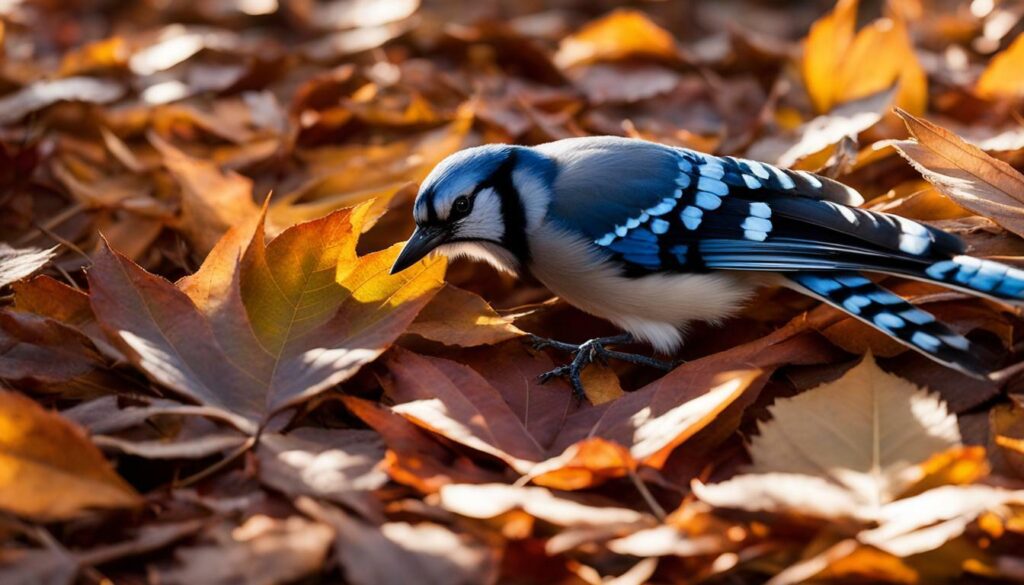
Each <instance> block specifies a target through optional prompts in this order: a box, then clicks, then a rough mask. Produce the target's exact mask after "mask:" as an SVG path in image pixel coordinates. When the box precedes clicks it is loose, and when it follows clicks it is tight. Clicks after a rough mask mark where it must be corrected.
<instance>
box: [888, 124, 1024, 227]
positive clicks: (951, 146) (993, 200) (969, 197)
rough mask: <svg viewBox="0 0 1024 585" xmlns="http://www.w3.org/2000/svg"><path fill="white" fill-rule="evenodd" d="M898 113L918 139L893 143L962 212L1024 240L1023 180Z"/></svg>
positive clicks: (932, 127) (1004, 166)
mask: <svg viewBox="0 0 1024 585" xmlns="http://www.w3.org/2000/svg"><path fill="white" fill-rule="evenodd" d="M899 113H900V116H901V117H902V118H903V121H904V122H906V124H907V128H908V129H909V130H910V134H911V135H912V136H913V137H914V138H915V139H916V140H913V141H908V140H904V141H899V142H894V143H893V146H894V147H895V148H896V150H897V151H898V152H899V153H900V154H901V155H902V156H903V158H905V159H907V161H908V162H910V164H911V165H913V166H914V168H915V169H917V170H918V172H920V173H921V175H922V176H923V177H924V178H925V179H927V180H928V182H929V183H931V184H933V185H935V187H936V188H938V189H939V190H940V191H942V192H943V193H944V194H946V195H947V196H948V197H950V198H951V199H953V201H956V202H957V204H959V205H960V206H961V207H964V208H966V209H969V210H971V211H973V212H974V213H977V214H978V215H981V216H983V217H987V218H989V219H991V220H992V221H994V222H996V223H998V224H999V225H1001V226H1003V227H1004V228H1006V229H1008V230H1010V231H1011V232H1013V233H1015V234H1017V235H1024V211H1022V207H1021V203H1022V202H1024V175H1021V174H1020V173H1019V172H1018V171H1017V170H1016V169H1014V168H1013V167H1012V166H1010V165H1008V164H1006V163H1005V162H1003V161H1000V160H997V159H995V158H992V157H991V156H989V155H987V154H985V152H983V151H982V150H981V149H980V148H978V147H976V146H973V145H971V144H968V143H967V142H964V141H963V140H961V139H960V138H959V137H957V136H956V135H955V134H953V133H952V132H949V131H948V130H945V129H943V128H940V127H938V126H936V125H935V124H932V123H931V122H928V121H927V120H922V119H920V118H916V117H914V116H912V115H910V114H908V113H906V112H902V111H901V112H899Z"/></svg>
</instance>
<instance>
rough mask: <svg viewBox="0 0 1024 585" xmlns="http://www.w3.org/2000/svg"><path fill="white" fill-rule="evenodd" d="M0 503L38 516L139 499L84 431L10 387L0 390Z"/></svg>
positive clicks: (115, 505)
mask: <svg viewBox="0 0 1024 585" xmlns="http://www.w3.org/2000/svg"><path fill="white" fill-rule="evenodd" d="M0 428H2V429H3V432H2V433H0V470H2V473H0V508H2V509H4V510H6V511H8V512H11V513H14V514H18V515H21V516H28V517H30V518H37V519H40V520H63V519H68V518H74V517H75V516H78V515H79V514H81V513H82V512H83V511H85V510H87V509H89V508H129V507H133V506H137V505H139V504H140V503H141V500H140V498H139V496H138V495H137V494H136V493H135V490H134V489H132V487H131V486H130V485H128V483H127V482H125V481H124V480H123V479H121V478H120V477H119V476H118V475H117V474H116V473H115V472H114V471H113V470H112V469H111V468H110V464H109V463H107V461H106V460H105V459H104V458H103V455H102V454H101V453H100V452H99V450H98V449H96V447H95V446H93V445H92V443H90V442H89V439H88V438H87V437H86V436H85V433H83V432H82V430H81V429H79V428H77V427H75V426H74V425H72V424H71V423H69V422H68V421H67V420H65V419H63V418H61V417H60V416H59V415H57V414H55V413H52V412H47V411H45V410H43V408H42V407H41V406H39V405H38V404H36V403H35V402H33V401H32V400H29V399H28V398H25V397H24V396H20V395H18V394H15V393H13V392H0Z"/></svg>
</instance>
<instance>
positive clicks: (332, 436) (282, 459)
mask: <svg viewBox="0 0 1024 585" xmlns="http://www.w3.org/2000/svg"><path fill="white" fill-rule="evenodd" d="M256 456H257V458H258V459H259V462H260V471H259V476H260V480H261V481H263V482H264V483H266V484H267V485H268V486H270V487H272V488H274V489H276V490H278V491H281V492H283V493H285V494H288V495H289V496H292V497H298V496H310V497H316V498H318V499H321V500H328V501H332V502H335V503H338V504H342V505H344V506H347V507H348V508H350V509H352V510H355V511H357V512H359V513H360V514H362V515H363V517H365V518H375V517H377V516H379V515H380V513H379V512H378V511H377V505H376V504H375V502H374V500H373V497H372V494H371V492H372V491H373V490H376V489H377V488H380V487H381V486H383V485H384V484H385V483H386V482H387V479H388V478H387V475H386V474H385V472H384V470H383V465H382V464H383V459H384V443H383V442H382V441H381V439H380V436H379V435H377V434H376V433H374V432H372V431H362V430H354V429H339V430H331V429H313V428H301V429H296V430H295V431H292V432H291V433H289V434H288V435H279V434H270V433H268V434H264V435H263V437H262V438H261V439H260V444H259V446H258V447H257V449H256Z"/></svg>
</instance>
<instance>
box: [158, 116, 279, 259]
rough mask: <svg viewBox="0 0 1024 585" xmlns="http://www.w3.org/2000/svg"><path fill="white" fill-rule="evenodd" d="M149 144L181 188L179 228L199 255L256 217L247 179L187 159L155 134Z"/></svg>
mask: <svg viewBox="0 0 1024 585" xmlns="http://www.w3.org/2000/svg"><path fill="white" fill-rule="evenodd" d="M149 141H150V142H151V143H152V144H153V146H155V147H156V149H157V150H158V151H159V152H160V154H161V155H162V156H163V163H164V166H165V167H167V170H168V171H169V172H170V173H171V176H173V177H174V179H175V180H176V181H177V182H178V184H179V185H181V218H180V220H179V226H180V229H181V230H182V231H183V232H184V234H185V235H186V236H187V237H188V238H189V240H190V241H191V242H192V244H193V245H194V246H195V247H196V251H197V252H198V253H199V254H201V255H205V254H206V253H207V252H209V251H210V250H212V249H213V247H214V246H215V245H216V244H217V241H218V240H220V238H221V236H223V235H224V232H226V231H227V230H228V228H230V227H231V226H233V225H236V224H238V223H240V222H243V221H245V220H246V218H248V217H251V216H255V215H256V214H257V213H259V208H258V207H257V206H256V203H255V202H254V201H253V188H252V181H251V180H250V179H247V178H245V177H243V176H242V175H239V174H238V173H234V172H232V171H222V170H221V169H219V168H217V165H215V164H214V163H211V162H208V161H205V160H200V159H197V158H193V157H190V156H188V155H187V154H185V153H184V152H182V151H181V150H179V149H177V148H175V147H174V146H173V145H171V143H169V142H167V141H166V140H164V139H163V138H160V136H158V135H157V134H156V133H150V135H149Z"/></svg>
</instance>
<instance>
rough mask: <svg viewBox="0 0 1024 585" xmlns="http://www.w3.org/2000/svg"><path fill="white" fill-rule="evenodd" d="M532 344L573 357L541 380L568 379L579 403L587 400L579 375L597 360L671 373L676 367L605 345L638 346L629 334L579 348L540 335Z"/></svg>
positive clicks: (533, 338) (542, 375)
mask: <svg viewBox="0 0 1024 585" xmlns="http://www.w3.org/2000/svg"><path fill="white" fill-rule="evenodd" d="M531 342H532V344H533V347H534V348H536V349H544V348H547V347H550V348H552V349H557V350H559V351H565V352H568V353H571V354H573V358H572V361H571V362H569V363H568V364H565V365H564V366H559V367H557V368H555V369H553V370H551V371H550V372H545V373H543V374H541V375H540V376H539V377H540V382H541V384H543V383H545V382H547V381H549V380H551V379H552V378H568V379H569V384H570V385H571V386H572V393H573V395H574V396H575V397H576V399H577V400H580V401H582V400H583V399H584V398H586V393H585V392H584V391H583V381H582V380H580V374H582V373H583V369H584V368H586V367H587V366H588V365H590V364H592V363H594V361H599V362H601V363H602V364H607V363H608V360H609V359H616V360H619V361H623V362H628V363H631V364H637V365H641V366H648V367H652V368H657V369H659V370H665V371H668V370H671V369H672V368H673V366H674V365H675V364H674V363H673V362H668V361H662V360H658V359H655V358H652V357H648V356H645V355H638V354H633V353H625V352H621V351H615V350H611V349H608V348H606V347H605V346H606V345H624V344H630V343H636V339H635V338H634V337H633V336H632V335H631V334H629V333H623V334H621V335H614V336H611V337H597V338H594V339H590V340H588V341H584V342H583V343H581V344H579V345H575V344H572V343H565V342H563V341H557V340H554V339H547V338H544V337H537V336H532V338H531Z"/></svg>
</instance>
